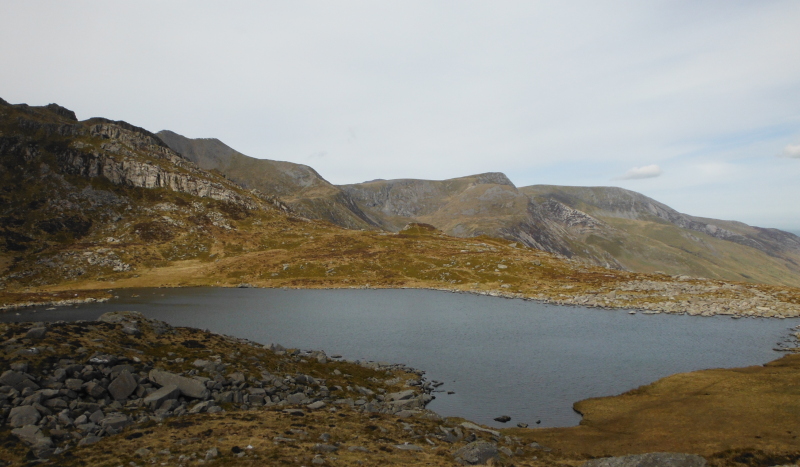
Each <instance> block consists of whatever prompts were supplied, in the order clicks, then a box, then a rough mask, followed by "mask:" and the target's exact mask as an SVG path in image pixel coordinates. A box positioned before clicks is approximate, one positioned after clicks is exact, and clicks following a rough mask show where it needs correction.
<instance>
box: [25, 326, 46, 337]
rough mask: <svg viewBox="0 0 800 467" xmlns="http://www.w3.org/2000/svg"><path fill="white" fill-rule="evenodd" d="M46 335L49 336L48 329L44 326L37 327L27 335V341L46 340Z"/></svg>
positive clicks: (29, 330)
mask: <svg viewBox="0 0 800 467" xmlns="http://www.w3.org/2000/svg"><path fill="white" fill-rule="evenodd" d="M45 334H47V328H46V327H44V326H37V327H33V328H30V329H28V332H26V333H25V338H26V339H36V340H38V339H44V336H45Z"/></svg>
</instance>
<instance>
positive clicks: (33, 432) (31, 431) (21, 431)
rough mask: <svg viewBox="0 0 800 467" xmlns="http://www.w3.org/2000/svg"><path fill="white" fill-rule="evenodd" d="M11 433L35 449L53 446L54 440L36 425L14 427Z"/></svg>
mask: <svg viewBox="0 0 800 467" xmlns="http://www.w3.org/2000/svg"><path fill="white" fill-rule="evenodd" d="M11 434H12V435H14V436H16V437H17V438H19V439H20V441H22V442H23V443H25V444H27V445H28V446H31V447H33V448H34V451H38V450H44V449H47V448H51V447H53V440H52V439H50V438H49V437H47V436H45V435H44V433H42V430H41V429H39V427H38V426H36V425H25V426H24V427H22V428H14V429H13V430H11Z"/></svg>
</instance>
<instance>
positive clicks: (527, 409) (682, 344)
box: [0, 288, 800, 427]
mask: <svg viewBox="0 0 800 467" xmlns="http://www.w3.org/2000/svg"><path fill="white" fill-rule="evenodd" d="M115 293H116V295H117V296H118V298H116V299H113V300H111V301H109V302H106V303H96V304H87V305H79V306H72V307H61V308H57V309H55V310H46V309H45V307H38V308H28V309H23V310H18V311H10V312H6V313H3V314H0V321H56V320H65V321H73V320H81V319H82V320H92V319H96V318H97V317H98V316H100V315H101V314H102V313H105V312H108V311H139V312H141V313H143V314H144V315H145V316H147V317H149V318H155V319H160V320H163V321H166V322H168V323H170V324H172V325H175V326H191V327H196V328H201V329H208V330H210V331H212V332H217V333H222V334H229V335H233V336H237V337H243V338H247V339H250V340H253V341H256V342H260V343H263V344H269V343H279V344H281V345H283V346H285V347H287V348H299V349H304V350H324V351H325V352H326V353H327V354H328V355H329V356H332V355H341V356H342V357H343V358H345V359H349V360H356V359H360V360H373V361H382V362H392V363H405V364H407V365H409V366H412V367H414V368H418V369H421V370H425V371H426V375H425V376H426V377H427V379H428V380H438V381H442V382H444V385H442V386H441V387H439V388H438V389H439V390H440V391H441V392H436V393H435V394H434V395H435V396H436V399H435V400H434V401H433V402H431V404H430V405H428V408H429V409H431V410H434V411H436V412H438V413H439V414H441V415H443V416H460V417H464V418H467V419H469V420H472V421H475V422H478V423H483V424H486V425H490V426H495V427H499V426H514V425H516V423H518V422H524V423H528V424H530V425H531V426H537V425H536V422H537V421H539V420H540V421H541V424H540V425H538V426H542V427H552V426H571V425H576V424H577V423H578V422H579V421H580V415H578V414H577V413H576V412H574V411H573V410H572V404H573V403H574V402H576V401H578V400H581V399H586V398H590V397H598V396H610V395H616V394H620V393H623V392H625V391H628V390H630V389H634V388H636V387H638V386H640V385H643V384H648V383H651V382H653V381H655V380H657V379H659V378H662V377H665V376H668V375H671V374H674V373H680V372H686V371H693V370H699V369H706V368H724V367H728V368H730V367H743V366H750V365H758V364H763V363H766V362H768V361H771V360H774V359H776V358H778V357H780V356H781V355H782V353H781V352H777V351H775V350H773V348H774V347H776V344H778V343H779V342H788V339H789V336H790V334H789V329H790V328H792V327H793V326H795V325H798V324H800V320H795V319H784V320H779V319H764V318H758V319H731V318H730V317H724V316H717V317H706V318H704V317H698V316H685V315H666V314H645V313H642V312H639V313H637V314H629V313H628V311H626V310H604V309H589V308H579V307H566V306H556V305H548V304H543V303H538V302H534V301H525V300H518V299H504V298H495V297H488V296H481V295H473V294H461V293H449V292H441V291H432V290H411V289H399V290H398V289H395V290H373V289H367V290H363V289H339V290H296V289H288V290H287V289H255V288H249V289H245V288H243V289H236V288H178V289H167V288H163V289H124V290H119V291H115ZM448 391H452V392H454V394H448V393H447V392H448ZM500 415H509V416H510V417H511V421H510V422H509V423H507V424H506V425H503V424H500V423H498V422H495V421H494V420H493V419H494V418H495V417H498V416H500Z"/></svg>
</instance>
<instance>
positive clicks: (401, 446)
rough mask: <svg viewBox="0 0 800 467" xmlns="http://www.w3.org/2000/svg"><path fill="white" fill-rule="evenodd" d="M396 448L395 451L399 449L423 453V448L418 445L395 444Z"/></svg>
mask: <svg viewBox="0 0 800 467" xmlns="http://www.w3.org/2000/svg"><path fill="white" fill-rule="evenodd" d="M394 447H395V449H399V450H401V451H416V452H419V451H422V448H421V447H419V446H417V445H416V444H395V445H394Z"/></svg>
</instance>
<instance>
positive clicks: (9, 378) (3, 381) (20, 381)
mask: <svg viewBox="0 0 800 467" xmlns="http://www.w3.org/2000/svg"><path fill="white" fill-rule="evenodd" d="M0 386H11V387H12V388H14V389H16V390H17V391H22V390H23V389H25V388H31V389H33V390H34V391H35V390H37V389H39V385H38V384H36V383H34V382H33V381H31V380H30V378H28V376H27V375H26V374H25V373H23V372H21V371H14V370H6V371H4V372H3V374H2V375H0Z"/></svg>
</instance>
